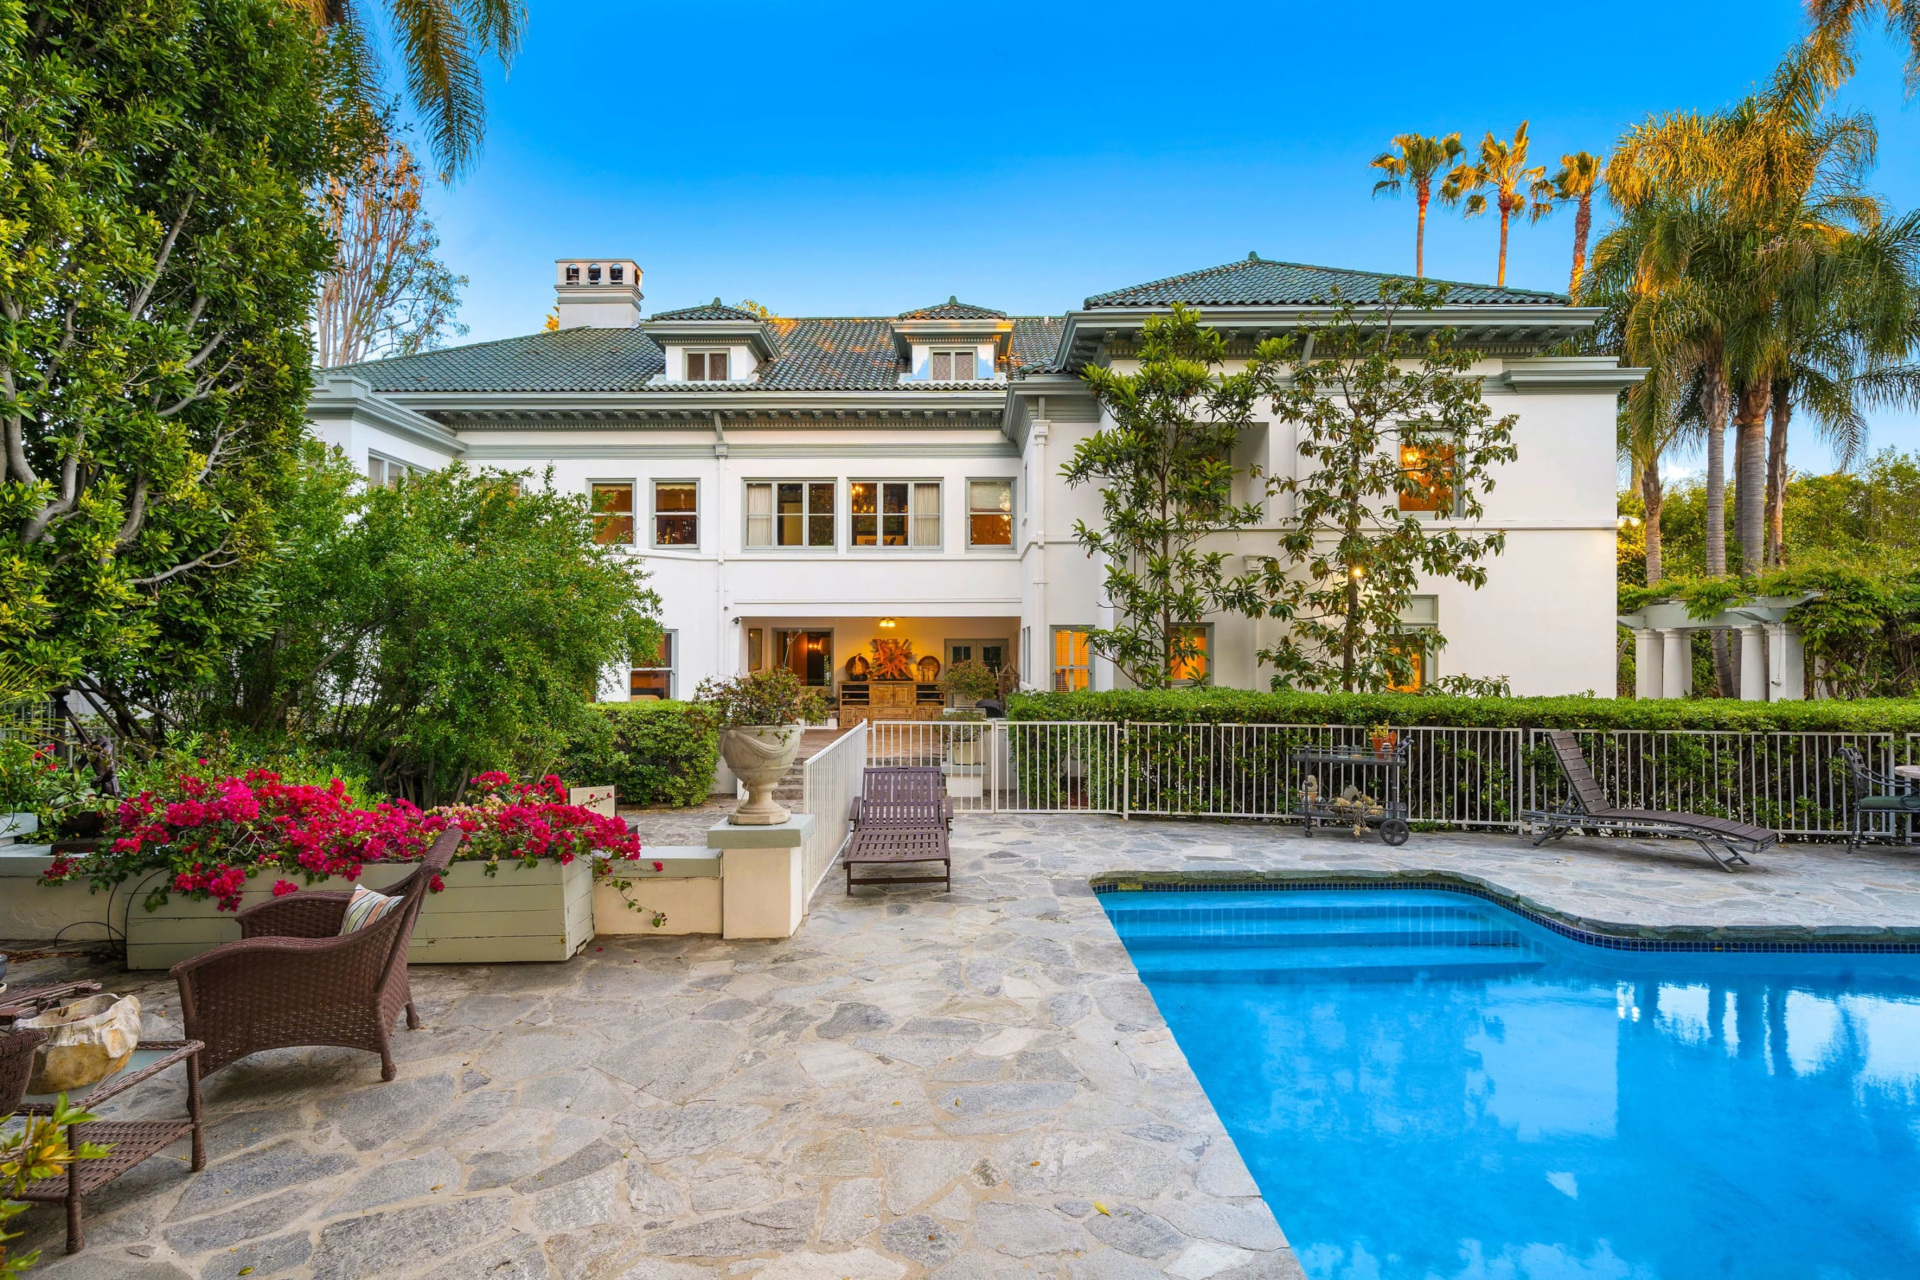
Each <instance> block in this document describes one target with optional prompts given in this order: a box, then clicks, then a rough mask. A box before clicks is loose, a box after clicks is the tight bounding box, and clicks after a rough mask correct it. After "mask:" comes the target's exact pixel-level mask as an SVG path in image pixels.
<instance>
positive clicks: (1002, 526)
mask: <svg viewBox="0 0 1920 1280" xmlns="http://www.w3.org/2000/svg"><path fill="white" fill-rule="evenodd" d="M967 545H969V546H974V547H1010V546H1012V545H1013V481H1011V480H969V481H967Z"/></svg>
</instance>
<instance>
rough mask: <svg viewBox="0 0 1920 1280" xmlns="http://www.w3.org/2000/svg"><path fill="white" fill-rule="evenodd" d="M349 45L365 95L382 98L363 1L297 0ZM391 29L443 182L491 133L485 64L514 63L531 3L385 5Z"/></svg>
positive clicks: (452, 0)
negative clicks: (491, 60) (490, 58)
mask: <svg viewBox="0 0 1920 1280" xmlns="http://www.w3.org/2000/svg"><path fill="white" fill-rule="evenodd" d="M289 3H291V4H293V5H294V6H295V7H297V8H300V9H303V10H305V11H306V12H307V13H308V14H310V15H311V16H312V18H313V20H314V21H315V22H316V23H318V24H319V25H320V26H321V28H322V29H324V30H329V31H333V32H336V33H337V34H338V35H339V37H340V38H341V39H342V40H343V41H344V42H345V43H346V45H347V48H348V50H349V51H350V54H351V56H352V59H353V62H354V64H355V69H356V71H357V77H356V78H357V79H358V81H359V87H360V91H361V93H362V95H363V97H364V98H365V99H366V100H368V101H372V100H375V99H377V98H378V97H379V96H380V95H379V85H380V81H381V79H382V76H381V67H380V58H379V56H378V54H376V53H375V52H374V50H373V47H372V45H371V43H370V41H369V38H368V29H367V24H366V19H365V16H364V14H363V11H362V6H361V3H360V0H289ZM385 6H386V13H387V26H388V27H389V28H390V29H391V30H392V32H393V41H394V43H395V44H396V45H397V46H398V47H399V53H400V61H401V64H402V65H403V67H404V68H405V71H406V79H407V97H408V99H409V100H410V101H411V102H412V104H413V108H414V110H415V111H416V112H418V113H419V115H420V118H421V120H422V122H423V124H424V125H425V127H426V132H427V138H428V141H429V143H430V144H431V147H432V151H433V157H434V159H435V161H437V162H438V163H439V165H440V170H441V177H442V179H443V180H448V181H450V180H452V179H453V178H454V177H456V176H458V175H459V174H461V173H464V172H465V171H466V170H467V169H468V168H469V167H470V166H471V165H472V164H473V162H474V160H475V159H476V158H477V157H478V155H479V153H480V139H481V137H482V136H483V135H484V134H485V132H486V102H485V94H484V92H483V90H482V88H481V84H480V62H481V59H482V58H484V57H485V56H486V55H487V54H488V53H492V54H493V55H494V56H495V57H497V58H499V59H500V62H501V64H502V65H504V66H511V65H512V64H513V55H514V54H515V53H517V52H519V49H520V36H521V33H522V31H523V30H524V28H525V27H526V21H527V6H526V0H385Z"/></svg>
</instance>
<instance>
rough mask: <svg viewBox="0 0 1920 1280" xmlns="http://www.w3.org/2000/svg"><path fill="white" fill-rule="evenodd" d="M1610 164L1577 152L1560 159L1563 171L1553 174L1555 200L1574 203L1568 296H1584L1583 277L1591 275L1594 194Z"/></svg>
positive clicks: (1585, 152)
mask: <svg viewBox="0 0 1920 1280" xmlns="http://www.w3.org/2000/svg"><path fill="white" fill-rule="evenodd" d="M1606 167H1607V162H1606V161H1605V160H1603V159H1601V158H1600V157H1599V156H1596V155H1594V154H1592V153H1591V152H1587V151H1573V152H1569V153H1567V154H1566V155H1563V156H1561V157H1560V172H1558V173H1556V174H1554V175H1553V198H1554V199H1555V200H1559V201H1563V202H1564V201H1571V202H1573V204H1574V206H1575V209H1576V212H1575V213H1574V215H1573V275H1572V276H1571V277H1569V278H1568V280H1567V294H1568V296H1570V297H1573V298H1578V297H1579V296H1580V277H1581V276H1583V275H1585V274H1586V272H1587V237H1588V236H1589V235H1590V234H1592V231H1593V195H1594V192H1596V191H1598V190H1599V189H1600V187H1601V184H1602V182H1603V179H1604V174H1605V170H1606Z"/></svg>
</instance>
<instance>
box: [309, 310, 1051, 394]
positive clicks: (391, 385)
mask: <svg viewBox="0 0 1920 1280" xmlns="http://www.w3.org/2000/svg"><path fill="white" fill-rule="evenodd" d="M709 309H710V308H693V310H695V311H704V310H709ZM740 314H741V315H746V313H745V312H742V313H740ZM652 318H653V319H663V318H680V319H721V318H723V317H720V316H688V315H686V314H685V313H672V314H671V316H655V317H652ZM724 318H732V317H724ZM767 323H768V326H769V327H770V328H771V329H772V330H773V331H774V333H775V334H776V335H777V336H778V338H779V340H780V356H779V358H778V359H776V360H773V361H771V362H770V363H768V364H767V365H766V366H765V367H763V368H762V369H761V370H760V381H759V384H758V385H759V387H760V388H761V389H762V390H769V391H913V390H919V389H921V388H926V389H929V390H935V389H936V388H934V387H933V386H932V384H929V383H923V382H906V383H903V382H901V381H900V375H901V374H902V373H903V372H905V369H904V367H903V364H902V361H901V359H900V355H899V351H898V349H897V348H896V347H895V346H894V341H893V327H892V325H891V324H890V323H889V321H888V320H886V319H881V318H838V317H826V318H816V319H800V320H771V321H768V322H767ZM1061 324H1062V321H1061V318H1060V317H1058V316H1016V317H1014V318H1013V361H1012V363H1013V366H1014V368H1016V369H1019V368H1024V367H1028V366H1032V365H1036V364H1044V363H1046V362H1047V361H1049V360H1051V359H1052V358H1053V355H1054V351H1055V349H1056V348H1057V347H1058V346H1059V345H1060V329H1061ZM665 369H666V357H665V355H664V354H663V353H662V351H661V350H660V348H659V346H658V345H657V344H656V343H655V342H654V341H653V339H652V338H650V337H648V336H647V334H646V333H645V332H644V331H643V330H640V329H590V328H582V329H561V330H558V331H555V332H547V333H533V334H528V335H527V336H526V337H524V338H503V339H500V340H499V341H496V342H476V343H472V344H470V345H468V346H464V347H448V348H446V349H444V350H440V351H426V352H422V353H421V354H419V355H414V356H396V357H394V358H392V359H388V360H372V361H368V362H367V363H365V364H357V365H348V366H347V367H345V368H343V369H341V370H339V371H338V372H341V373H347V374H351V375H353V376H354V377H357V378H361V379H364V380H365V381H366V382H367V383H369V384H370V385H371V386H372V387H373V389H374V390H375V391H392V392H407V391H446V392H489V391H498V392H520V391H529V392H541V391H551V392H592V391H653V390H659V389H661V388H659V387H656V386H653V385H650V384H651V383H652V380H653V378H654V377H655V376H657V375H658V374H660V373H663V372H664V371H665ZM671 389H672V390H674V391H675V392H678V393H683V394H684V393H685V392H687V391H689V390H706V389H707V388H705V387H702V386H701V385H700V384H688V383H673V384H671ZM711 389H712V390H713V391H714V392H715V393H716V394H726V393H727V392H729V391H737V390H738V389H739V384H738V383H732V384H729V383H716V384H713V385H712V387H711Z"/></svg>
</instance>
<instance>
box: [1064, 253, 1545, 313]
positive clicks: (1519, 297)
mask: <svg viewBox="0 0 1920 1280" xmlns="http://www.w3.org/2000/svg"><path fill="white" fill-rule="evenodd" d="M1393 279H1404V277H1396V276H1393V275H1391V274H1388V273H1385V272H1379V271H1350V270H1346V269H1345V268H1341V267H1314V266H1308V265H1306V264H1304V263H1299V262H1274V261H1272V260H1271V259H1268V258H1261V257H1257V256H1253V255H1249V256H1248V257H1247V258H1246V259H1245V260H1243V261H1240V262H1229V263H1225V264H1224V265H1221V266H1218V267H1207V268H1205V269H1204V270H1200V271H1189V272H1186V273H1185V274H1184V275H1177V276H1168V277H1167V278H1166V279H1164V280H1150V281H1148V282H1147V283H1146V284H1136V285H1132V286H1130V287H1129V288H1125V289H1115V290H1113V291H1111V292H1109V293H1096V294H1094V295H1093V296H1092V297H1091V298H1088V299H1087V301H1086V307H1087V309H1088V310H1090V311H1091V310H1095V309H1097V308H1100V307H1156V306H1161V307H1163V306H1168V305H1170V304H1172V303H1175V302H1184V303H1187V304H1188V305H1190V306H1196V307H1208V306H1212V307H1262V306H1265V307H1284V306H1308V307H1310V306H1325V305H1329V304H1331V303H1332V302H1333V301H1334V300H1335V298H1336V291H1337V296H1338V297H1339V298H1342V299H1345V300H1346V301H1349V302H1361V303H1365V302H1372V301H1373V300H1374V299H1376V298H1377V297H1379V296H1380V283H1381V282H1382V281H1383V280H1393ZM1427 283H1428V284H1445V285H1447V286H1448V290H1447V302H1448V304H1449V305H1461V306H1478V305H1498V304H1503V303H1504V304H1515V303H1534V304H1539V303H1555V302H1558V303H1565V302H1566V301H1567V298H1566V296H1565V295H1564V294H1558V293H1543V292H1540V291H1539V290H1535V289H1503V288H1498V287H1496V286H1494V285H1490V284H1467V283H1462V282H1459V281H1453V280H1433V279H1429V280H1428V281H1427Z"/></svg>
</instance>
